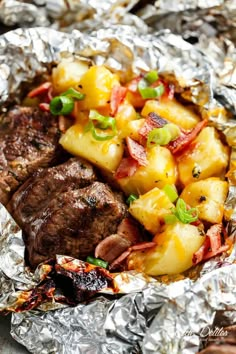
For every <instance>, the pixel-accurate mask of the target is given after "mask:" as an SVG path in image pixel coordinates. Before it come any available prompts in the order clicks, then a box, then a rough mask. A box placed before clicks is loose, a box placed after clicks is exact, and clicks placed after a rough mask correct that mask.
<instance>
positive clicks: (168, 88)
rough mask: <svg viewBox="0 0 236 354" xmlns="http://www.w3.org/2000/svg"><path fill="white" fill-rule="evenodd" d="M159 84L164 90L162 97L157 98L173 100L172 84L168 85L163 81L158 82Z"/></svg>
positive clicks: (173, 90) (173, 89) (173, 87)
mask: <svg viewBox="0 0 236 354" xmlns="http://www.w3.org/2000/svg"><path fill="white" fill-rule="evenodd" d="M159 84H162V85H163V86H164V88H165V90H164V93H163V95H161V97H160V98H159V99H160V100H162V99H164V100H165V99H168V100H173V98H174V94H175V86H174V85H173V84H168V83H167V82H165V81H163V80H159Z"/></svg>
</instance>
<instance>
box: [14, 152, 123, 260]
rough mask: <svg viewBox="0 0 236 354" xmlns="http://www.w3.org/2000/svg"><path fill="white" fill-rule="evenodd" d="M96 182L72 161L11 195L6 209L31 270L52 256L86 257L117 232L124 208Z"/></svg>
mask: <svg viewBox="0 0 236 354" xmlns="http://www.w3.org/2000/svg"><path fill="white" fill-rule="evenodd" d="M95 179H96V176H95V173H94V171H93V167H92V166H91V165H90V164H89V163H88V162H85V161H84V160H82V159H80V158H72V159H70V160H69V161H67V162H66V163H64V164H62V165H59V166H56V167H52V168H47V169H45V170H42V171H39V172H37V173H36V174H35V176H33V177H31V178H30V179H29V180H28V181H26V182H25V184H23V185H22V186H21V187H20V188H19V190H18V191H17V192H16V193H15V194H14V196H13V198H12V200H11V202H10V204H9V210H10V212H11V213H12V215H13V217H14V218H15V220H16V222H17V223H18V224H19V225H20V226H21V227H22V229H23V230H24V232H25V242H26V247H27V250H28V256H29V262H30V264H31V266H32V267H35V266H37V265H38V264H39V263H40V262H42V261H45V260H46V259H48V258H50V257H53V256H55V255H56V254H64V255H70V256H72V257H75V258H80V259H84V258H85V257H86V256H88V255H91V254H93V253H94V249H95V247H96V245H97V244H98V243H99V242H100V241H101V240H102V239H104V238H105V237H107V236H108V235H111V234H113V233H115V232H116V230H117V227H118V225H119V223H120V221H121V220H122V219H123V217H124V216H125V214H126V206H125V204H124V203H123V202H122V200H121V197H120V195H119V194H116V193H113V192H112V191H111V189H110V188H109V187H108V186H107V185H106V184H104V183H101V182H97V181H95Z"/></svg>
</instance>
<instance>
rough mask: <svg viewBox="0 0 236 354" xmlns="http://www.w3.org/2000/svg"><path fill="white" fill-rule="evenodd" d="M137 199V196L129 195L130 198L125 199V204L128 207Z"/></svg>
mask: <svg viewBox="0 0 236 354" xmlns="http://www.w3.org/2000/svg"><path fill="white" fill-rule="evenodd" d="M137 199H138V196H137V195H135V194H130V196H129V197H128V198H127V200H126V203H127V204H128V205H130V204H131V203H133V202H134V201H135V200H137Z"/></svg>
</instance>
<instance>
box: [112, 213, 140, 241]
mask: <svg viewBox="0 0 236 354" xmlns="http://www.w3.org/2000/svg"><path fill="white" fill-rule="evenodd" d="M117 234H118V235H120V236H122V237H123V238H126V239H127V240H129V241H130V242H131V245H132V244H136V243H138V242H140V241H141V240H142V237H141V234H140V231H139V228H138V226H137V224H136V222H135V221H134V220H133V219H131V218H124V219H123V220H122V221H121V223H120V225H119V226H118V229H117Z"/></svg>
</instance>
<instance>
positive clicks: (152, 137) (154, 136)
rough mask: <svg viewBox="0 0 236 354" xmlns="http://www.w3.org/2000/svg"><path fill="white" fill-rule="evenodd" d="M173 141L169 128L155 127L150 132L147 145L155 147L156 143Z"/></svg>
mask: <svg viewBox="0 0 236 354" xmlns="http://www.w3.org/2000/svg"><path fill="white" fill-rule="evenodd" d="M170 141H171V133H170V131H169V130H168V129H166V128H165V126H164V127H162V128H154V129H153V130H151V131H150V133H149V134H148V139H147V147H148V148H150V147H153V146H155V145H167V144H168V143H169V142H170Z"/></svg>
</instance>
